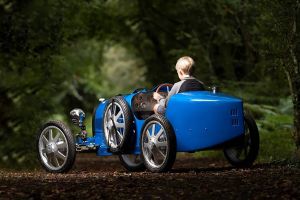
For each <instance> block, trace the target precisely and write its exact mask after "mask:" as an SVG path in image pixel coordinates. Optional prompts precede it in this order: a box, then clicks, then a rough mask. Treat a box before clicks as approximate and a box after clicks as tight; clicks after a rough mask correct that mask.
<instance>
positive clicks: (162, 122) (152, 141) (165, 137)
mask: <svg viewBox="0 0 300 200" xmlns="http://www.w3.org/2000/svg"><path fill="white" fill-rule="evenodd" d="M140 146H141V151H142V159H143V162H144V164H145V166H146V167H147V169H149V170H150V171H152V172H164V171H167V170H169V169H171V168H172V166H173V164H174V161H175V159H176V137H175V134H174V131H173V128H172V126H171V124H170V123H169V122H168V120H167V119H166V118H165V117H164V116H162V115H152V116H150V117H149V118H148V119H147V120H146V121H145V123H144V126H143V129H142V135H141V138H140Z"/></svg>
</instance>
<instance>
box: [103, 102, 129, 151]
mask: <svg viewBox="0 0 300 200" xmlns="http://www.w3.org/2000/svg"><path fill="white" fill-rule="evenodd" d="M132 123H133V119H132V114H131V111H130V108H129V106H128V104H127V102H126V101H125V99H124V98H123V97H121V96H117V97H113V98H112V99H110V100H109V102H108V103H107V105H106V108H105V111H104V116H103V129H104V135H105V140H106V143H107V146H108V148H109V151H111V152H113V153H118V152H121V151H122V150H124V148H125V146H126V144H127V142H128V141H129V136H130V132H131V131H132V130H131V129H132Z"/></svg>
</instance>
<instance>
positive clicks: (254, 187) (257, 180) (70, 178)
mask: <svg viewBox="0 0 300 200" xmlns="http://www.w3.org/2000/svg"><path fill="white" fill-rule="evenodd" d="M299 198H300V169H299V168H294V167H289V166H279V165H270V164H259V165H254V167H253V168H251V169H234V168H232V167H230V166H229V165H228V164H227V163H226V162H225V160H214V159H208V158H198V159H196V158H193V157H183V156H179V158H177V160H176V162H175V165H174V167H173V169H172V171H170V172H168V173H160V174H158V173H150V172H147V171H146V172H137V173H129V172H127V171H126V170H125V169H124V168H123V167H122V166H121V165H120V163H119V161H118V158H117V157H96V156H95V155H94V154H79V155H78V156H77V159H76V162H75V165H74V168H73V169H72V170H71V171H70V172H69V173H67V174H51V173H47V172H45V171H43V170H36V171H19V172H17V171H3V170H1V171H0V199H299Z"/></svg>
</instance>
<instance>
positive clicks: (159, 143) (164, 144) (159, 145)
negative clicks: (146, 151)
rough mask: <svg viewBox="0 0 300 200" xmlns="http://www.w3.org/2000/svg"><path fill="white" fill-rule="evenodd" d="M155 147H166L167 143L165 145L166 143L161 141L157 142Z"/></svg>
mask: <svg viewBox="0 0 300 200" xmlns="http://www.w3.org/2000/svg"><path fill="white" fill-rule="evenodd" d="M155 146H156V147H157V148H159V147H167V146H168V143H167V141H162V142H159V141H157V142H156V144H155Z"/></svg>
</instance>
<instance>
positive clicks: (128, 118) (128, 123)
mask: <svg viewBox="0 0 300 200" xmlns="http://www.w3.org/2000/svg"><path fill="white" fill-rule="evenodd" d="M113 101H115V102H117V103H118V104H119V105H120V106H121V108H122V111H123V113H124V121H125V130H124V135H123V138H124V139H123V140H122V141H121V142H120V144H119V145H118V146H117V147H111V146H110V145H109V143H108V141H107V139H106V137H105V136H104V138H105V140H106V144H107V145H108V151H110V152H112V153H121V152H123V151H124V150H125V149H126V145H129V143H130V133H131V132H132V126H133V117H132V113H131V110H130V107H129V106H128V104H127V102H126V100H125V99H124V98H123V97H122V96H115V97H113V98H111V99H110V100H109V101H108V102H107V104H106V107H105V109H104V115H105V113H106V112H107V109H108V107H109V105H110V104H111V103H112V102H113ZM104 119H105V116H103V122H102V123H103V128H104ZM104 134H105V133H104Z"/></svg>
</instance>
